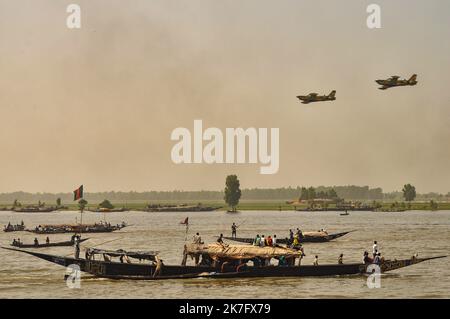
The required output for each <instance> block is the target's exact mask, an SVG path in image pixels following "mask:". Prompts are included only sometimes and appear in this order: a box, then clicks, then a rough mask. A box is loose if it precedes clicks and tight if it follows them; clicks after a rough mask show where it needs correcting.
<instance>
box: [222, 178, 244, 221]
mask: <svg viewBox="0 0 450 319" xmlns="http://www.w3.org/2000/svg"><path fill="white" fill-rule="evenodd" d="M225 185H226V186H225V196H224V200H225V203H227V204H228V206H230V207H231V210H232V211H233V212H235V211H236V206H237V205H238V204H239V199H240V198H241V189H240V186H241V185H240V183H239V180H238V178H237V176H236V175H228V176H227V179H226V181H225Z"/></svg>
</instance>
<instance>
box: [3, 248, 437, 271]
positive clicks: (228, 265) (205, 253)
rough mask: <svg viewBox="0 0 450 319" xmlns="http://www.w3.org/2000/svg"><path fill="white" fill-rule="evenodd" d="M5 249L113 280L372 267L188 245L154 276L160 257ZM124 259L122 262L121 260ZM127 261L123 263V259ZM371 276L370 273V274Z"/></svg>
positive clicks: (389, 263) (395, 265) (385, 267)
mask: <svg viewBox="0 0 450 319" xmlns="http://www.w3.org/2000/svg"><path fill="white" fill-rule="evenodd" d="M2 248H4V249H8V250H13V251H17V252H21V253H26V254H29V255H32V256H34V257H37V258H40V259H43V260H46V261H49V262H52V263H55V264H58V265H61V266H65V267H67V266H69V265H78V266H79V267H80V270H81V271H83V272H87V273H89V274H91V275H94V276H97V277H101V278H110V279H129V280H161V279H182V278H198V277H206V278H235V277H236V278H240V277H304V276H342V275H358V274H366V273H368V270H370V268H369V269H368V267H369V266H370V265H372V264H363V263H350V264H324V265H317V266H313V265H301V266H295V265H294V264H293V263H292V261H293V262H295V258H298V257H299V256H300V255H299V254H300V252H299V251H296V250H292V249H289V248H284V247H253V246H247V245H220V244H211V245H196V244H188V245H185V249H184V252H183V257H184V258H183V262H184V265H180V266H178V265H164V266H163V267H162V269H161V273H160V274H159V275H158V276H154V274H155V270H156V263H155V260H156V255H152V254H151V253H139V252H137V253H136V252H134V253H128V252H126V251H123V250H120V251H113V252H111V251H104V250H97V251H95V250H93V251H91V253H90V254H89V257H88V258H87V259H86V258H78V259H75V258H72V257H64V256H55V255H50V254H43V253H37V252H32V251H26V250H20V249H15V248H6V247H2ZM95 255H99V256H105V255H107V256H109V257H108V259H107V260H105V259H104V260H95ZM117 256H122V257H124V256H125V257H126V259H127V260H129V258H128V257H131V258H135V259H139V260H149V261H150V263H141V262H139V263H128V262H119V261H112V257H117ZM189 256H190V257H192V258H194V259H196V260H197V261H198V260H199V259H200V257H202V261H201V262H200V263H199V265H197V266H187V265H185V261H186V260H187V257H189ZM443 257H446V256H437V257H429V258H415V257H412V258H409V259H402V260H385V261H383V262H382V263H381V264H380V265H379V267H380V270H381V272H387V271H392V270H395V269H399V268H403V267H407V266H411V265H414V264H418V263H421V262H424V261H428V260H433V259H438V258H443ZM271 258H275V259H279V260H280V259H284V260H291V262H290V263H288V264H287V265H283V266H281V265H278V266H274V265H267V266H266V264H264V265H263V266H254V265H253V266H251V265H249V266H243V264H242V261H249V260H253V261H255V260H256V259H259V260H268V259H269V260H270V259H271ZM121 259H122V258H121ZM122 261H123V259H122ZM369 272H370V271H369Z"/></svg>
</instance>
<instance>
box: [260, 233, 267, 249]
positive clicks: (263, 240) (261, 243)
mask: <svg viewBox="0 0 450 319" xmlns="http://www.w3.org/2000/svg"><path fill="white" fill-rule="evenodd" d="M259 245H260V246H261V247H264V246H265V245H266V238H265V237H264V235H262V236H261V242H260V243H259Z"/></svg>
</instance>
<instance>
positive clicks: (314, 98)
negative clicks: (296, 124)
mask: <svg viewBox="0 0 450 319" xmlns="http://www.w3.org/2000/svg"><path fill="white" fill-rule="evenodd" d="M297 98H298V99H299V100H300V101H302V103H303V104H308V103H311V102H323V101H334V100H336V91H331V93H330V94H328V95H318V94H317V93H309V94H308V95H299V96H297Z"/></svg>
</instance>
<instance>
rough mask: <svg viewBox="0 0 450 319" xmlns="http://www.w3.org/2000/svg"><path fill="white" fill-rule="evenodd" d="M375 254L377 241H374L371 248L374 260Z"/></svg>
mask: <svg viewBox="0 0 450 319" xmlns="http://www.w3.org/2000/svg"><path fill="white" fill-rule="evenodd" d="M377 253H378V244H377V241H376V240H375V241H374V242H373V247H372V254H373V258H375V256H376V255H377Z"/></svg>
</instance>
